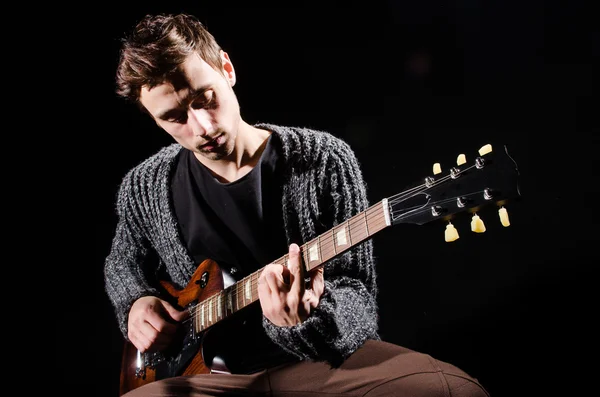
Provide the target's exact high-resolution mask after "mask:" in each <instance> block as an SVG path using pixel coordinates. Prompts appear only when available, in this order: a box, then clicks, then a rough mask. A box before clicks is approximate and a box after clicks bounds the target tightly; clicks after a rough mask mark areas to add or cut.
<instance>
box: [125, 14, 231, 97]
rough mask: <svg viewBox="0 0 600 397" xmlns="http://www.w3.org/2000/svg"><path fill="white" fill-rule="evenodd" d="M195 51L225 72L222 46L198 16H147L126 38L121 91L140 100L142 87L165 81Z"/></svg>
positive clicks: (153, 85)
mask: <svg viewBox="0 0 600 397" xmlns="http://www.w3.org/2000/svg"><path fill="white" fill-rule="evenodd" d="M194 52H196V53H197V54H198V55H199V56H200V57H201V58H202V59H203V60H204V61H205V62H206V63H207V64H209V65H210V66H211V67H212V68H214V69H215V70H216V71H218V72H219V73H222V66H223V64H222V61H221V47H220V46H219V44H218V43H217V42H216V40H215V38H214V37H213V35H212V34H210V32H208V30H206V28H205V27H204V25H203V24H202V23H201V22H200V21H199V20H198V19H197V18H196V17H194V16H192V15H188V14H178V15H171V14H159V15H146V16H145V17H144V18H143V19H142V20H141V21H140V22H139V23H138V24H137V25H136V26H135V28H134V29H133V31H132V32H131V34H130V35H129V36H128V37H126V38H124V39H123V41H122V47H121V52H120V58H119V64H118V67H117V78H116V79H117V89H116V91H117V94H118V95H120V96H122V97H124V98H127V99H129V100H131V101H133V102H138V101H139V98H140V92H141V88H142V87H144V86H147V87H148V88H153V87H156V86H157V85H159V84H162V83H164V82H165V81H166V80H167V79H168V77H169V75H170V74H172V73H173V72H175V71H176V70H177V68H178V67H179V66H180V65H181V64H182V63H183V62H184V61H185V59H186V58H187V56H188V55H190V54H192V53H194Z"/></svg>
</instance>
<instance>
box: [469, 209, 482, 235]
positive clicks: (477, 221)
mask: <svg viewBox="0 0 600 397" xmlns="http://www.w3.org/2000/svg"><path fill="white" fill-rule="evenodd" d="M471 230H472V231H474V232H475V233H483V232H485V224H484V223H483V221H482V220H481V218H480V217H479V215H477V214H474V215H473V218H472V219H471Z"/></svg>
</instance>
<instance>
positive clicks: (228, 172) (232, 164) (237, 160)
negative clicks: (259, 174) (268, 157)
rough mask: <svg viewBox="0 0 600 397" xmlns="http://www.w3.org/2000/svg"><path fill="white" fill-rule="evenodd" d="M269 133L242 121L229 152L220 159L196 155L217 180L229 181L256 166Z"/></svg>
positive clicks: (238, 177) (234, 179) (236, 178)
mask: <svg viewBox="0 0 600 397" xmlns="http://www.w3.org/2000/svg"><path fill="white" fill-rule="evenodd" d="M270 135H271V132H270V131H267V130H263V129H259V128H256V127H254V126H252V125H250V124H247V123H246V122H243V121H242V122H241V123H240V128H239V130H238V133H237V136H236V138H235V145H234V148H233V151H232V152H231V154H229V155H228V156H227V157H224V158H222V159H220V160H209V159H207V158H201V156H196V157H198V159H199V160H200V162H201V163H203V164H204V165H205V166H206V167H207V168H208V169H209V170H210V171H211V173H212V174H213V176H214V177H215V178H217V180H219V182H222V183H230V182H233V181H236V180H238V179H240V178H241V177H243V176H244V175H246V174H247V173H249V172H250V171H251V170H252V169H253V168H254V166H256V164H257V163H258V161H259V159H260V157H261V155H262V153H263V151H264V149H265V146H266V144H267V138H268V137H269V136H270Z"/></svg>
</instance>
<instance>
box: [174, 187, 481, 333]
mask: <svg viewBox="0 0 600 397" xmlns="http://www.w3.org/2000/svg"><path fill="white" fill-rule="evenodd" d="M479 193H480V192H479ZM473 194H476V193H473ZM452 201H454V198H450V199H445V200H441V201H438V202H436V203H435V204H439V203H447V202H452ZM377 207H381V208H377ZM375 209H377V210H382V209H383V206H382V205H381V203H378V204H376V205H374V206H373V207H372V208H370V210H375ZM422 211H426V210H420V211H418V212H422ZM371 212H372V211H371ZM354 221H355V222H354V223H356V222H360V223H361V225H360V226H361V229H362V228H363V227H364V226H363V222H362V221H361V219H354ZM370 221H372V222H370V223H369V224H370V226H371V227H375V228H377V227H380V226H381V225H386V226H387V222H386V219H385V215H384V214H381V213H380V212H378V215H374V216H373V215H372V217H371V219H370ZM355 229H356V227H355ZM332 230H333V229H332ZM348 230H349V233H352V228H351V227H350V228H348ZM379 230H382V229H379ZM379 230H378V231H379ZM330 246H335V245H334V243H333V238H329V239H324V240H323V244H322V247H321V251H323V250H326V251H327V250H329V252H331V250H330V249H331V248H330ZM345 249H347V248H345ZM345 249H344V250H345ZM305 253H306V251H304V253H303V254H304V255H305ZM333 256H335V253H334V255H333ZM333 256H332V257H333ZM285 257H287V255H286V256H284V258H285ZM329 259H330V258H327V257H326V258H325V261H327V260H329ZM322 262H323V259H321V263H322ZM273 263H278V261H274V262H273ZM261 271H262V269H259V270H258V271H256V272H253V273H252V274H250V275H248V276H246V277H244V278H243V279H241V280H240V282H238V283H236V284H235V285H234V286H233V287H235V288H233V290H232V291H231V292H230V293H229V296H228V295H227V294H226V293H225V292H226V291H227V289H225V290H223V291H221V292H219V293H218V294H216V295H213V296H211V297H209V298H207V299H206V300H205V301H203V302H202V303H203V305H201V304H197V305H196V306H195V308H196V311H195V312H194V313H195V314H194V315H192V316H191V317H190V318H189V319H187V320H185V321H193V320H195V319H196V318H197V317H198V316H206V317H207V318H208V322H209V324H208V326H210V325H212V324H211V323H215V322H216V321H215V322H213V321H211V318H212V314H214V316H215V317H216V318H217V321H220V320H221V319H223V318H224V317H223V316H222V315H219V312H223V311H225V313H226V315H229V314H232V313H234V312H236V311H238V310H240V309H242V308H244V307H246V306H247V305H248V304H250V303H253V302H255V301H256V300H257V299H258V298H255V296H258V293H257V291H258V285H257V283H256V282H255V281H256V280H257V279H258V277H259V274H260V272H261ZM248 282H250V289H249V290H248V287H247V285H248ZM242 294H243V295H248V294H249V295H250V297H246V296H244V297H243V298H242V299H243V304H242V305H241V307H240V302H239V301H238V299H239V297H240V296H241V295H242ZM219 295H220V296H221V298H223V295H225V298H224V300H223V299H221V301H222V302H221V303H219V302H218V296H219ZM215 301H217V302H215ZM234 301H235V306H236V308H235V310H234V309H233V302H234ZM247 301H248V302H247ZM211 303H214V305H211ZM223 303H225V305H226V306H225V307H223V306H224V304H223ZM198 305H201V307H200V309H199V310H198V308H197V306H198ZM212 306H214V308H212ZM219 307H220V310H219ZM229 307H230V308H229ZM215 310H216V311H215Z"/></svg>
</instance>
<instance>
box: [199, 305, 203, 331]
mask: <svg viewBox="0 0 600 397" xmlns="http://www.w3.org/2000/svg"><path fill="white" fill-rule="evenodd" d="M203 329H204V304H201V305H200V330H203Z"/></svg>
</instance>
